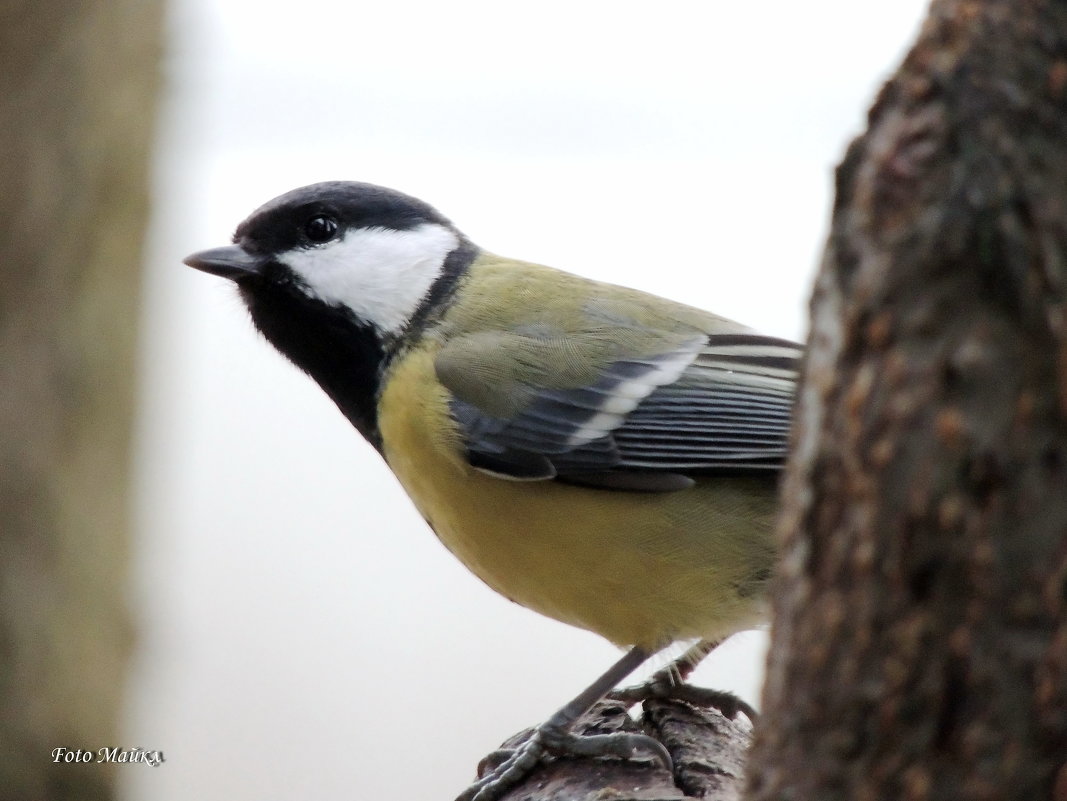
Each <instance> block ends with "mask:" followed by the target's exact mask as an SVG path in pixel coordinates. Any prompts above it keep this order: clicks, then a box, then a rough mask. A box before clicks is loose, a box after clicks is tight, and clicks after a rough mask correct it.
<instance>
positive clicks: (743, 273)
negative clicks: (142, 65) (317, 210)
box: [123, 0, 926, 801]
mask: <svg viewBox="0 0 1067 801" xmlns="http://www.w3.org/2000/svg"><path fill="white" fill-rule="evenodd" d="M171 5H172V8H171V22H170V43H169V55H168V58H167V63H166V68H167V80H168V87H167V96H166V108H165V110H164V112H163V114H162V118H161V125H160V129H161V130H160V142H159V152H158V163H157V170H156V197H155V206H154V209H153V210H154V215H155V223H154V228H153V232H152V236H151V241H150V247H149V260H148V265H147V287H146V295H145V301H146V304H145V318H144V330H145V341H146V345H145V351H144V356H143V359H142V375H143V380H142V417H141V421H140V427H139V431H140V437H139V449H138V474H139V477H140V486H139V498H140V501H139V504H138V510H137V519H138V549H137V566H138V571H139V573H138V584H137V590H136V593H135V597H134V603H135V607H136V609H137V612H138V615H139V622H140V624H141V626H142V636H141V651H140V653H139V657H138V661H137V665H136V668H137V669H136V672H135V683H134V693H133V699H132V701H131V704H130V708H129V711H128V714H127V719H126V726H125V732H126V742H125V743H124V744H125V745H128V746H134V745H136V746H140V747H144V748H149V749H161V750H163V751H164V753H165V755H166V760H167V761H166V763H165V765H164V766H162V767H160V768H156V769H152V768H148V767H144V766H138V768H137V769H133V768H130V769H128V770H126V771H125V772H124V773H123V778H124V781H125V782H126V784H125V789H126V797H127V798H128V799H130V800H131V801H133V800H134V799H137V800H138V801H140V799H154V800H155V801H188V799H191V798H196V799H207V800H208V801H210V800H211V799H218V800H219V801H242V800H243V799H249V801H251V800H252V799H255V800H256V801H273V800H274V799H278V800H279V801H281V799H287V800H288V799H297V798H316V799H331V798H337V799H340V798H345V799H349V798H364V797H366V798H375V797H379V798H385V797H391V798H404V799H412V800H413V801H438V800H439V799H451V798H452V797H453V796H454V795H455V794H456V793H457V792H458V791H459V790H460V789H462V787H463V786H465V784H466V783H467V782H468V781H469V780H470V779H471V778H472V777H473V772H474V769H475V766H476V765H477V762H478V760H479V759H480V758H481V757H482V756H483V755H484V754H485V753H486V752H488V751H489V750H491V749H493V748H494V747H496V746H497V745H498V744H499V743H500V742H501V741H502V740H503V739H505V738H506V737H508V736H510V735H511V734H513V733H514V732H515V731H517V730H519V729H521V728H524V727H526V726H530V725H534V724H536V723H538V722H540V721H541V720H543V719H544V718H545V717H547V716H548V715H549V714H550V713H551V712H553V711H554V710H555V709H556V708H557V707H558V706H560V705H561V704H562V703H564V702H565V701H567V700H568V699H569V698H570V697H571V696H572V695H574V694H575V693H576V692H577V691H578V690H580V689H581V688H583V687H584V686H585V685H586V684H588V683H589V682H590V681H591V680H592V679H593V678H594V677H595V676H597V675H598V674H599V673H600V672H602V671H603V670H604V669H605V668H606V667H607V666H608V664H609V663H610V662H612V661H613V660H614V659H615V658H616V654H617V652H616V651H615V649H613V648H612V646H610V645H608V644H607V643H605V642H603V641H602V640H600V639H599V638H598V637H597V636H596V635H593V634H589V633H587V632H583V631H578V630H575V629H570V628H568V627H566V626H563V625H562V624H559V623H555V622H553V621H550V620H546V619H544V618H541V617H539V616H537V615H535V614H533V613H531V612H528V611H526V610H524V609H521V608H519V607H517V606H515V605H514V604H511V603H509V602H507V601H505V600H504V599H502V598H500V597H499V596H497V595H495V594H494V593H492V592H491V591H490V590H488V589H487V588H485V587H484V586H483V585H482V584H481V583H480V582H479V581H478V580H477V579H475V578H474V577H473V576H471V575H470V574H469V573H468V572H467V571H466V570H465V569H464V568H463V567H462V565H460V564H458V563H457V562H456V561H455V560H454V559H453V558H452V557H451V556H450V555H449V554H448V553H447V552H446V551H445V550H444V548H443V547H441V546H440V545H439V544H438V543H437V541H436V539H435V538H434V537H433V535H432V533H431V532H430V531H429V530H428V529H427V528H426V526H425V525H424V524H423V523H422V521H421V520H420V518H419V517H418V515H417V514H416V513H415V512H414V510H413V509H412V508H411V506H410V504H409V503H408V501H407V499H406V498H405V496H404V495H403V493H402V491H401V490H400V489H399V487H398V486H397V485H396V483H395V481H394V480H393V478H392V476H391V475H390V473H389V472H388V470H387V469H386V467H385V466H384V464H383V463H382V462H381V460H380V459H379V458H378V457H377V455H376V454H375V453H374V452H373V451H372V450H371V449H370V448H369V446H367V445H365V444H364V443H363V442H362V440H361V439H360V438H359V436H358V434H357V433H356V432H355V431H354V430H352V429H351V428H350V427H349V426H348V424H347V423H346V422H345V421H344V419H343V418H342V417H341V416H340V414H339V413H338V412H337V411H336V410H335V409H334V407H333V405H332V404H331V403H330V402H329V401H328V400H327V399H326V397H325V396H324V395H323V394H322V393H321V391H320V390H319V389H318V388H317V387H316V386H315V385H314V384H313V383H312V382H311V381H309V380H308V379H306V378H305V377H303V376H302V375H301V374H299V373H298V372H297V371H296V370H295V369H293V368H291V367H290V366H289V365H288V364H286V363H285V362H284V361H283V360H282V358H281V357H279V356H277V355H276V354H275V353H274V351H273V350H272V349H271V348H270V347H269V346H267V345H266V344H265V343H264V342H263V341H262V340H260V339H259V338H258V337H257V335H256V334H255V332H254V331H253V330H252V327H251V325H250V323H249V322H248V321H247V318H246V314H245V312H244V310H243V308H242V307H241V305H240V303H239V302H238V300H237V298H236V294H235V292H234V290H233V288H232V286H230V285H229V284H228V282H225V281H223V280H221V279H216V278H213V277H211V276H207V275H204V274H201V273H196V272H194V271H193V270H190V269H188V268H186V267H184V266H183V265H182V264H181V259H182V257H184V256H185V255H187V254H188V253H190V252H192V251H194V250H199V249H202V248H206V247H211V246H215V245H221V244H225V243H226V242H227V241H228V240H229V236H230V234H231V232H232V231H233V229H234V227H235V226H236V225H237V223H238V222H240V221H241V219H243V218H244V217H245V216H246V215H247V214H248V213H249V212H250V211H252V210H253V209H254V208H255V207H256V206H258V205H260V204H261V203H263V202H264V201H266V200H268V199H270V198H271V197H273V196H274V195H277V194H279V193H281V192H284V191H286V190H288V189H291V188H293V187H295V186H299V185H302V184H307V183H311V182H313V181H318V180H324V179H335V178H340V179H355V180H364V181H371V182H375V183H380V184H385V185H387V186H391V187H394V188H397V189H400V190H403V191H405V192H408V193H410V194H414V195H416V196H419V197H421V198H423V199H424V200H427V201H429V202H430V203H432V204H434V205H435V206H437V207H438V208H439V209H440V210H441V211H442V212H444V213H445V214H446V215H448V216H449V217H450V218H451V219H452V220H453V221H454V222H455V223H456V224H457V225H458V226H459V227H460V228H462V229H463V230H464V231H465V232H466V233H467V234H468V235H469V236H471V238H472V239H474V241H476V242H477V243H479V244H480V245H482V246H483V247H486V248H488V249H490V250H493V251H495V252H498V253H502V254H505V255H509V256H515V257H518V258H523V259H527V260H531V261H540V262H543V263H547V264H551V265H553V266H556V267H560V268H563V269H567V270H570V271H572V272H577V273H581V274H583V275H588V276H590V277H595V278H599V279H603V280H609V281H614V282H616V283H622V284H628V285H631V286H636V287H638V288H641V289H644V290H647V291H652V292H656V293H658V294H662V295H666V296H669V297H673V298H676V299H679V300H683V301H686V302H688V303H691V304H694V305H697V306H702V307H705V308H708V309H711V310H713V311H715V312H717V313H719V314H722V315H724V316H727V317H732V318H734V319H737V320H740V321H742V322H745V323H747V324H749V325H753V326H755V327H757V328H760V329H762V330H764V331H766V332H768V333H772V334H776V335H779V336H786V337H791V338H796V339H801V338H803V337H804V335H805V326H806V323H805V308H806V304H807V299H808V294H809V287H810V283H811V280H812V276H813V274H814V270H815V266H816V264H817V261H818V258H819V254H820V251H821V248H822V243H823V239H824V237H825V234H826V229H827V221H828V208H829V203H830V189H831V180H832V169H833V166H834V165H835V164H836V163H837V162H838V161H839V159H840V158H841V155H842V153H843V152H844V147H845V145H846V143H847V142H848V140H849V139H850V138H851V137H852V136H854V135H855V134H856V133H858V132H859V131H860V130H861V128H862V124H863V119H864V115H865V113H866V110H867V108H868V106H869V105H870V103H871V101H872V99H873V97H874V94H875V92H876V91H877V88H878V86H879V85H880V83H881V82H882V80H883V79H884V78H885V77H886V76H887V74H888V73H889V72H890V71H891V70H892V69H893V68H894V66H895V65H896V63H897V62H898V61H899V60H900V58H901V56H902V55H903V53H904V51H905V49H906V47H907V45H908V43H909V42H910V41H911V39H912V38H913V37H914V34H915V32H916V30H917V27H918V24H919V22H920V19H921V16H922V14H923V13H924V10H925V6H926V3H925V2H919V0H875V1H874V2H869V3H855V2H848V0H812V1H811V2H808V3H791V2H769V3H750V4H746V3H724V2H713V1H707V2H663V3H658V4H655V5H654V6H653V5H651V4H648V3H623V2H617V0H616V2H575V0H570V1H569V2H539V3H524V4H514V3H501V2H481V3H477V2H465V1H464V0H459V1H458V2H451V3H430V2H413V3H363V2H341V1H340V0H328V1H324V2H317V3H304V4H294V3H292V2H286V3H281V2H262V1H260V2H251V0H240V1H235V0H225V2H224V1H223V0H214V2H212V0H174V2H172V4H171ZM736 640H737V642H731V643H730V644H729V645H728V646H726V647H724V648H723V649H722V653H717V654H716V655H714V656H713V657H712V658H711V659H709V660H708V662H707V664H706V665H705V666H703V667H702V668H701V670H700V671H699V672H698V673H697V674H696V679H697V681H698V682H700V683H704V684H708V685H714V686H716V687H719V688H722V689H732V690H735V691H737V692H739V693H741V694H742V695H743V696H744V697H746V698H748V699H750V700H753V701H757V702H758V694H759V681H760V671H761V669H762V662H763V651H762V648H763V643H764V641H765V637H764V635H763V634H760V633H752V634H745V635H740V636H739V637H737V638H736ZM413 754H420V755H421V766H420V767H418V768H413V767H412V762H411V760H412V755H413Z"/></svg>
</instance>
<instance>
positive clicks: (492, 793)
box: [456, 724, 673, 801]
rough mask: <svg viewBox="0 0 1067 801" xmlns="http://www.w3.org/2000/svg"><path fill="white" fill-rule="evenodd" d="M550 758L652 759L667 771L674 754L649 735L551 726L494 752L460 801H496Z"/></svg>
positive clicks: (458, 798)
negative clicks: (587, 730)
mask: <svg viewBox="0 0 1067 801" xmlns="http://www.w3.org/2000/svg"><path fill="white" fill-rule="evenodd" d="M546 757H557V758H558V757H577V758H582V757H597V758H604V759H626V760H630V759H641V758H650V759H652V760H654V761H655V762H657V763H659V765H660V766H661V767H662V768H663V769H664V770H667V771H670V770H672V769H673V764H672V762H671V755H670V753H669V752H668V751H667V749H666V748H665V747H664V745H663V743H661V742H659V741H658V740H655V739H653V738H652V737H649V736H647V735H645V734H636V733H633V732H613V733H611V734H574V733H573V732H569V731H567V730H566V729H560V728H557V727H554V726H550V725H548V724H543V725H541V726H538V727H537V728H536V729H531V730H529V731H528V732H527V736H526V737H525V739H524V740H522V742H520V743H519V744H518V745H517V746H516V747H515V748H502V749H500V750H497V751H493V752H492V753H491V754H489V755H488V756H486V757H485V759H483V760H482V762H481V764H480V765H479V771H478V772H479V778H478V780H477V781H475V782H474V784H472V785H471V786H470V787H468V788H467V789H466V790H465V791H464V792H463V793H461V794H460V795H459V796H458V797H457V798H456V801H496V799H498V798H500V797H501V796H503V795H504V793H506V792H508V790H510V789H512V788H513V787H515V786H516V785H517V784H519V783H520V782H522V781H523V780H525V779H526V778H527V777H528V776H529V775H530V773H532V772H533V770H534V769H535V768H536V767H537V766H538V765H539V764H540V763H541V762H542V760H544V759H545V758H546Z"/></svg>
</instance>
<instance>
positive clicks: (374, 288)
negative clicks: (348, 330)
mask: <svg viewBox="0 0 1067 801" xmlns="http://www.w3.org/2000/svg"><path fill="white" fill-rule="evenodd" d="M458 245H459V237H458V236H456V234H455V233H454V232H453V231H450V230H449V229H447V228H445V227H444V226H442V225H437V224H436V223H424V224H422V225H419V226H417V227H415V228H412V229H411V230H409V231H394V230H392V229H388V228H361V229H357V230H352V231H348V232H347V233H346V234H345V235H344V236H343V237H342V238H341V239H338V240H335V241H333V242H327V243H326V244H324V245H319V246H317V247H312V248H308V249H299V250H292V251H289V252H288V253H283V254H282V255H281V256H280V257H279V258H278V261H279V262H281V263H282V264H284V265H286V266H287V267H288V268H289V269H290V270H292V271H293V272H294V273H295V274H296V275H298V276H299V277H300V278H301V280H303V282H304V283H305V284H306V285H307V287H308V289H309V291H310V292H311V294H313V295H314V296H315V297H317V298H319V299H320V300H322V301H324V302H325V303H329V304H331V305H334V306H347V307H348V308H349V309H351V310H352V312H353V313H354V314H355V315H356V317H358V318H359V319H360V320H364V321H366V322H368V323H371V324H373V325H374V326H375V327H376V328H378V330H379V331H381V332H383V333H389V334H395V333H397V332H399V331H400V329H401V328H403V327H404V326H405V325H406V324H407V322H408V321H409V320H410V319H411V317H412V315H413V314H414V313H415V310H416V309H417V308H418V307H419V304H420V303H421V302H422V300H423V298H425V297H426V294H427V293H428V292H429V291H430V287H431V286H432V285H433V282H434V281H435V280H436V279H437V278H438V276H440V275H441V270H442V267H443V265H444V262H445V259H446V258H448V254H449V253H451V252H452V251H453V250H455V249H456V247H457V246H458Z"/></svg>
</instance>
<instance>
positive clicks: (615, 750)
mask: <svg viewBox="0 0 1067 801" xmlns="http://www.w3.org/2000/svg"><path fill="white" fill-rule="evenodd" d="M649 656H650V654H649V652H648V651H646V650H645V649H643V648H636V647H635V648H631V649H630V650H629V651H628V652H627V653H626V654H625V656H623V657H622V659H620V660H619V661H618V662H616V663H615V664H614V665H612V666H611V667H610V668H608V670H607V671H606V672H605V673H604V674H603V675H602V676H601V677H600V678H598V679H597V680H596V681H594V682H593V683H592V684H591V685H589V687H587V688H586V689H585V690H583V691H582V692H581V693H579V694H578V696H577V697H576V698H575V699H574V700H573V701H571V702H570V703H569V704H567V705H566V706H565V707H563V708H562V709H561V710H559V711H558V712H556V714H554V715H553V716H552V717H550V718H549V719H548V720H547V721H545V722H544V723H542V724H541V725H540V726H538V727H537V728H536V729H533V731H532V732H531V734H530V736H529V737H528V738H527V739H526V740H525V741H524V742H523V743H522V744H521V745H519V746H518V747H517V748H515V749H514V750H512V751H499V752H494V754H493V756H496V755H497V754H502V755H505V758H504V760H503V761H502V762H500V763H499V764H498V765H496V767H494V768H492V769H491V770H490V771H489V772H488V773H486V775H485V776H482V777H481V778H479V779H478V780H477V781H476V782H474V784H472V785H471V786H470V787H468V788H467V789H466V790H464V791H463V793H461V794H460V795H459V797H458V798H457V799H456V801H495V799H497V798H499V797H500V796H502V795H503V794H504V793H506V792H507V791H508V790H510V789H511V788H512V787H514V786H515V785H517V784H519V783H520V782H521V781H523V780H524V779H525V778H526V777H527V776H528V775H529V774H530V772H531V771H532V770H533V769H534V768H535V767H536V766H537V763H538V762H540V761H541V759H542V758H543V757H544V756H546V755H553V756H562V755H573V756H606V757H617V758H620V759H633V758H634V757H636V756H638V755H640V754H641V752H644V753H646V754H647V755H649V756H651V757H652V758H653V759H655V760H656V761H657V762H659V763H660V764H661V765H662V766H663V767H664V768H665V769H666V770H671V769H672V763H671V755H670V754H669V753H668V752H667V749H666V748H664V746H663V744H662V743H660V742H659V741H658V740H654V739H652V738H651V737H648V736H646V735H644V734H633V733H624V732H616V733H614V734H591V735H578V734H573V733H572V732H571V731H570V729H571V727H572V726H573V725H574V724H575V723H576V722H577V720H578V718H580V717H581V716H582V715H584V714H585V713H586V712H588V711H589V710H590V709H591V708H592V706H593V705H594V704H595V703H596V702H597V701H599V700H600V699H601V698H603V697H604V696H605V695H606V694H607V693H608V691H609V690H611V688H613V687H614V686H615V685H616V684H618V683H619V682H620V681H622V680H623V679H624V678H626V677H627V676H628V675H630V674H631V673H632V672H633V671H634V670H635V669H637V667H638V666H639V665H641V663H642V662H644V661H645V660H646V659H648V657H649Z"/></svg>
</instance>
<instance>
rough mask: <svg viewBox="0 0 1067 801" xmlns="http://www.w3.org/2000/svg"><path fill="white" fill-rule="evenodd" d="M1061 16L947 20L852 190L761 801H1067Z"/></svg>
mask: <svg viewBox="0 0 1067 801" xmlns="http://www.w3.org/2000/svg"><path fill="white" fill-rule="evenodd" d="M1065 282H1067V3H1065V2H1062V0H1058V1H1056V2H1053V0H1044V2H1041V1H1039V0H1015V1H1014V2H1012V0H936V1H935V2H934V3H933V6H932V8H931V15H930V18H929V20H928V21H927V23H926V25H925V27H924V28H923V31H922V34H921V37H920V41H919V42H918V44H917V45H916V46H915V48H914V49H913V50H912V51H911V53H910V54H909V55H908V57H907V59H906V61H905V63H904V64H903V66H902V67H901V69H900V71H899V72H898V73H897V75H896V76H895V77H894V78H893V79H892V80H891V81H890V82H889V83H888V84H887V85H886V87H885V88H884V89H883V91H882V92H881V94H880V96H879V98H878V100H877V102H876V103H875V106H874V108H873V109H872V111H871V113H870V127H869V130H868V132H867V133H866V134H864V135H863V136H862V137H860V138H859V139H858V140H857V141H856V142H854V143H853V145H852V146H851V148H850V149H849V152H848V154H847V156H846V157H845V160H844V162H843V163H842V165H841V167H840V168H839V170H838V174H837V201H836V205H835V209H834V219H833V228H832V232H831V234H830V240H829V244H828V247H827V251H826V254H825V259H824V262H823V265H822V270H821V273H820V276H819V278H818V282H817V287H816V291H815V296H814V299H813V301H812V337H811V343H810V351H809V354H808V357H807V364H806V367H805V371H804V372H805V375H804V378H803V383H802V388H801V392H800V398H799V406H798V412H797V422H796V430H795V434H794V437H795V440H794V446H795V451H794V454H793V459H792V462H791V464H790V466H789V469H788V470H787V475H786V479H785V486H784V498H785V501H784V509H783V514H782V518H781V531H782V536H783V543H784V545H783V555H782V566H781V568H780V571H779V577H778V582H777V592H776V595H775V600H774V607H775V608H774V611H775V622H774V629H773V635H772V645H771V656H770V660H769V673H768V680H767V686H766V690H765V696H764V712H763V716H762V719H761V720H760V724H759V726H758V727H757V732H756V742H755V744H754V747H753V750H752V752H751V755H750V763H749V791H748V797H749V798H750V799H758V800H759V801H764V800H767V801H769V800H770V799H787V798H788V799H810V800H811V801H834V800H835V799H842V801H844V800H845V799H847V800H848V801H866V800H867V799H871V800H872V801H873V800H874V799H897V798H900V799H937V801H950V800H953V799H1016V798H1017V799H1027V801H1031V800H1036V799H1050V800H1052V799H1055V801H1067V609H1065V606H1067V283H1065Z"/></svg>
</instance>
